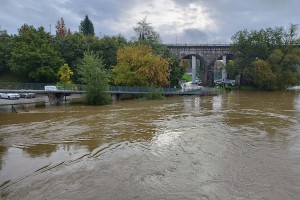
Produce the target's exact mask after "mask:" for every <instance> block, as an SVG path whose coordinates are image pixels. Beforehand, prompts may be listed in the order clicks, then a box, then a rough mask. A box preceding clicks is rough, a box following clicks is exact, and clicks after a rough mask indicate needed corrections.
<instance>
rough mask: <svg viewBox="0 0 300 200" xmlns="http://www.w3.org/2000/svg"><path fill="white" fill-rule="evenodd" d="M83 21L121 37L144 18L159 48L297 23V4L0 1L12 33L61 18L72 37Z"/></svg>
mask: <svg viewBox="0 0 300 200" xmlns="http://www.w3.org/2000/svg"><path fill="white" fill-rule="evenodd" d="M85 15H88V16H89V19H90V20H91V21H92V22H93V24H94V30H95V34H96V35H97V36H100V37H103V35H109V36H113V35H118V34H121V35H123V36H124V37H126V38H127V39H128V40H129V39H131V38H132V37H133V36H134V35H135V33H134V31H133V27H135V26H136V24H137V22H139V21H141V20H142V19H143V18H144V17H147V22H149V23H151V25H152V26H153V27H154V29H155V30H156V31H157V32H158V33H159V34H160V36H161V38H162V41H163V43H176V42H177V43H187V44H190V43H193V44H195V43H228V42H231V36H232V35H234V34H235V33H236V32H237V31H239V30H243V29H248V30H259V29H262V28H268V27H271V28H274V27H277V26H282V27H285V28H287V27H288V26H289V25H290V24H300V0H0V26H1V29H2V30H7V32H8V34H17V33H18V29H19V28H20V27H21V26H22V25H23V24H25V23H26V24H28V25H33V26H35V27H39V26H44V27H45V29H46V30H47V31H50V27H51V33H52V34H55V24H56V22H57V21H58V20H59V19H60V18H61V17H63V18H64V20H65V24H66V26H67V27H68V28H70V29H71V31H72V32H75V31H76V32H78V27H79V24H80V22H81V21H82V20H83V19H84V18H85Z"/></svg>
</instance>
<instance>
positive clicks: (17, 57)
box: [9, 24, 63, 83]
mask: <svg viewBox="0 0 300 200" xmlns="http://www.w3.org/2000/svg"><path fill="white" fill-rule="evenodd" d="M13 43H14V44H13V47H12V53H11V58H10V60H9V66H10V68H11V71H12V72H14V73H15V74H17V75H18V76H20V77H22V78H23V80H24V81H30V82H45V83H48V82H56V81H57V78H58V77H57V72H58V69H59V66H61V65H62V64H63V59H62V58H61V55H60V53H59V51H58V46H57V45H56V43H55V41H54V39H53V38H52V37H51V35H50V33H47V32H45V30H44V28H43V27H39V28H38V29H35V28H34V27H33V26H29V25H27V24H24V25H23V26H22V27H21V28H20V29H19V35H18V36H16V37H15V38H14V42H13Z"/></svg>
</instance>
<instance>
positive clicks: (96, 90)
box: [77, 52, 111, 105]
mask: <svg viewBox="0 0 300 200" xmlns="http://www.w3.org/2000/svg"><path fill="white" fill-rule="evenodd" d="M77 70H78V74H79V76H80V78H79V80H80V81H81V83H82V84H84V85H85V86H86V91H87V93H86V96H85V99H86V102H87V103H88V104H90V105H104V104H108V103H110V102H111V97H110V95H109V94H108V93H107V91H108V89H109V85H108V81H109V78H108V73H107V72H106V70H105V68H104V65H103V61H102V59H101V58H99V57H97V56H96V55H95V54H94V53H93V52H86V53H84V57H83V59H82V62H81V64H80V65H79V66H78V69H77Z"/></svg>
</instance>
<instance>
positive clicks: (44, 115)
mask: <svg viewBox="0 0 300 200" xmlns="http://www.w3.org/2000/svg"><path fill="white" fill-rule="evenodd" d="M0 194H1V196H0V198H2V199H149V200H151V199H299V198H300V93H298V92H266V93H264V92H230V93H224V94H221V95H218V96H200V97H199V96H182V97H180V96H178V97H171V98H166V99H164V100H156V101H142V100H126V101H119V102H114V103H113V104H111V105H106V106H99V107H95V106H83V105H72V106H71V105H69V106H58V107H57V106H50V107H45V108H32V109H29V112H21V113H18V114H16V113H10V112H0Z"/></svg>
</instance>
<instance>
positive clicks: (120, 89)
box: [0, 82, 219, 94]
mask: <svg viewBox="0 0 300 200" xmlns="http://www.w3.org/2000/svg"><path fill="white" fill-rule="evenodd" d="M49 85H53V86H56V87H57V89H58V90H70V91H85V90H86V87H85V85H80V84H69V85H63V84H54V83H53V84H49V83H17V82H0V90H1V89H2V90H44V89H45V86H49ZM108 92H110V93H137V94H138V93H163V94H216V93H219V90H217V89H215V88H206V87H201V88H189V89H177V88H160V87H128V86H109V90H108Z"/></svg>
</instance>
